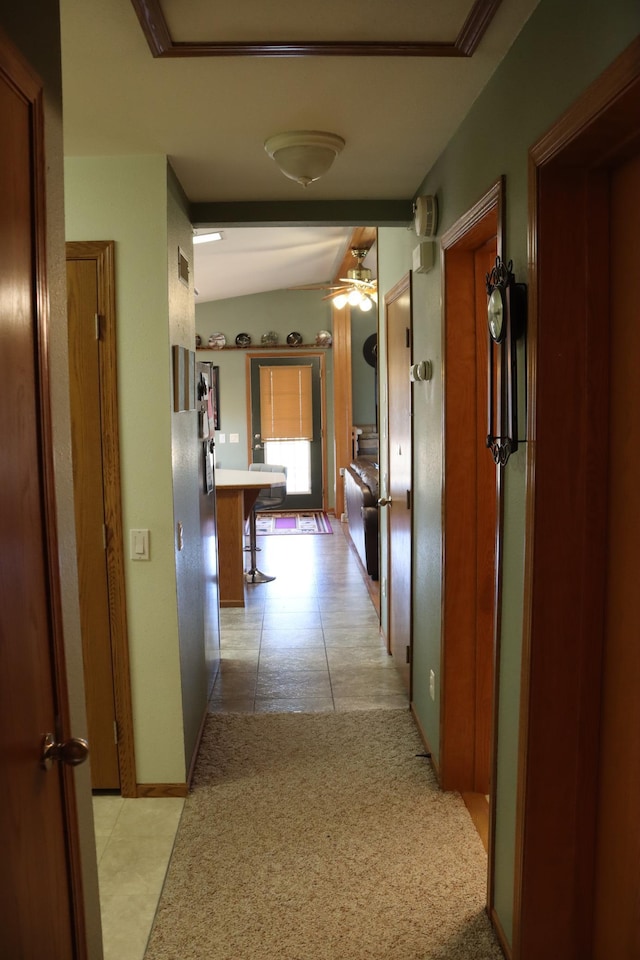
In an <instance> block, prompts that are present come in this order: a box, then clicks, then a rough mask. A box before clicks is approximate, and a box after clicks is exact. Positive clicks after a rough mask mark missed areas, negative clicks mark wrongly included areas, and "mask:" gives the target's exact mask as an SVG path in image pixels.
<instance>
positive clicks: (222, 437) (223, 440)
mask: <svg viewBox="0 0 640 960" xmlns="http://www.w3.org/2000/svg"><path fill="white" fill-rule="evenodd" d="M226 442H227V435H226V433H219V434H218V443H226Z"/></svg>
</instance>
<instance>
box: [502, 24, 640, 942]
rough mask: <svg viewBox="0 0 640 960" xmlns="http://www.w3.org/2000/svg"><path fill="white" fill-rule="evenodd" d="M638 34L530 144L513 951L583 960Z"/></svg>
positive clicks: (639, 110)
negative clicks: (616, 177) (611, 344)
mask: <svg viewBox="0 0 640 960" xmlns="http://www.w3.org/2000/svg"><path fill="white" fill-rule="evenodd" d="M639 115H640V39H637V40H635V41H634V42H633V43H632V44H631V45H630V46H629V47H628V48H627V49H626V50H625V51H624V52H623V53H622V54H621V55H620V56H619V57H618V58H617V60H615V61H614V62H613V64H611V66H610V67H609V68H608V69H607V70H606V71H605V72H604V73H603V74H602V75H601V76H600V77H599V78H598V79H597V80H596V81H595V83H593V84H592V85H591V86H590V87H589V88H588V89H587V90H586V91H585V93H584V94H583V95H582V96H581V97H580V98H579V99H578V101H577V102H576V103H575V104H574V105H573V106H572V107H571V108H570V109H569V110H568V111H567V112H566V113H565V114H564V115H563V116H562V117H561V118H560V119H559V120H558V121H557V123H556V124H554V126H553V127H552V128H551V129H550V130H549V131H548V133H546V134H545V135H544V136H543V137H542V138H541V139H540V140H538V142H537V143H536V144H534V146H533V147H532V148H531V150H530V156H529V260H530V265H531V276H530V286H529V291H530V302H529V323H528V348H527V349H528V363H529V373H528V378H529V389H530V404H529V425H528V437H529V443H528V451H527V454H528V456H527V506H526V547H525V598H524V601H525V602H524V623H523V658H522V692H521V716H520V752H519V755H520V764H519V776H518V804H517V820H516V869H515V900H514V935H513V956H514V960H534V958H535V960H539V957H541V956H552V955H553V956H558V957H562V958H563V960H588V958H589V957H590V956H591V955H592V953H591V943H592V917H593V896H594V876H595V836H596V813H597V806H596V802H597V782H598V754H599V746H598V730H599V723H600V711H601V693H600V686H601V684H600V680H601V677H600V674H601V662H602V653H603V638H604V619H603V618H604V608H605V576H604V572H605V567H606V550H607V545H606V536H607V478H608V464H607V455H606V450H607V434H608V403H609V400H608V398H609V384H608V330H607V327H608V323H607V320H608V317H609V297H608V289H607V288H608V283H607V279H608V262H609V255H608V254H609V249H608V178H609V174H608V168H611V167H612V166H613V164H614V163H619V162H622V161H624V160H625V159H626V158H627V157H630V156H631V155H632V154H633V153H635V152H637V151H638V150H639V149H640V132H639V131H638V124H637V118H638V116H639Z"/></svg>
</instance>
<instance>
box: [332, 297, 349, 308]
mask: <svg viewBox="0 0 640 960" xmlns="http://www.w3.org/2000/svg"><path fill="white" fill-rule="evenodd" d="M347 301H348V297H347V295H346V293H339V294H338V295H337V296H336V297H334V298H333V300H332V301H331V303H332V304H333V305H334V307H335V308H336V309H337V310H342V309H344V307H346V305H347Z"/></svg>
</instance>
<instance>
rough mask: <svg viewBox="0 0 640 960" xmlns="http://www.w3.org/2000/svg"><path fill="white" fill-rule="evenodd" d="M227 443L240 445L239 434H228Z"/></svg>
mask: <svg viewBox="0 0 640 960" xmlns="http://www.w3.org/2000/svg"><path fill="white" fill-rule="evenodd" d="M229 443H240V434H239V433H230V434H229Z"/></svg>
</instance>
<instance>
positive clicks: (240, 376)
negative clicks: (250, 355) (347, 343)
mask: <svg viewBox="0 0 640 960" xmlns="http://www.w3.org/2000/svg"><path fill="white" fill-rule="evenodd" d="M196 330H197V332H198V333H199V334H200V336H201V337H202V342H203V344H206V343H207V341H208V339H209V337H210V335H211V334H212V333H217V332H220V333H224V335H225V337H226V340H227V343H228V344H233V343H234V341H235V338H236V336H237V334H238V333H248V334H250V336H251V340H252V345H254V346H255V345H258V344H260V342H261V338H262V335H263V334H264V333H267V332H269V331H271V330H273V331H275V332H276V333H277V334H278V338H279V341H278V345H279V346H284V348H285V349H287V348H286V340H287V334H289V333H291V332H292V331H294V330H295V331H297V332H299V333H301V334H302V339H303V342H304V343H305V344H314V343H315V339H316V334H317V333H318V332H319V331H320V330H331V308H330V307H329V306H328V304H327V302H326V301H324V300H323V299H322V292H321V291H317V290H276V291H273V292H271V293H258V294H252V295H250V296H246V297H233V298H231V299H229V300H209V301H207V302H205V303H198V304H196ZM291 352H293V351H291ZM323 352H324V356H325V375H326V382H325V392H326V398H327V420H326V424H325V430H326V437H327V497H328V502H329V506H331V507H332V506H333V505H334V503H335V488H334V480H333V477H334V467H333V464H334V446H333V358H332V353H331V349H328V350H325V351H323ZM198 359H199V360H210V361H211V362H212V363H214V364H217V365H218V366H219V367H220V416H221V422H220V426H221V430H220V431H218V433H217V434H216V464H217V465H218V466H219V467H224V468H227V469H246V467H247V464H248V463H249V462H250V460H249V450H248V437H247V383H246V360H247V353H246V351H245V350H201V351H198ZM232 433H233V434H236V433H237V434H238V437H239V442H238V443H230V434H232ZM220 434H224V437H225V442H224V443H221V442H220V439H221V438H220Z"/></svg>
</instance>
